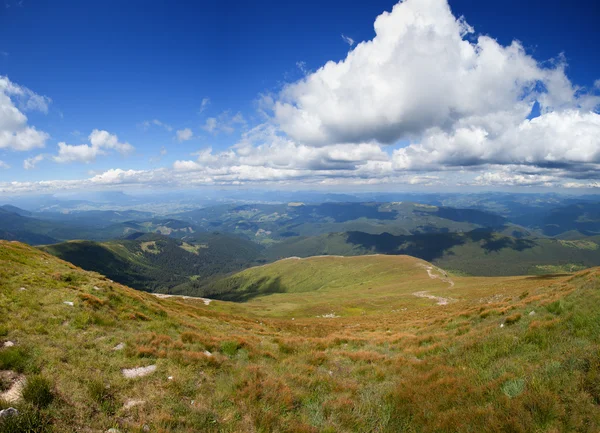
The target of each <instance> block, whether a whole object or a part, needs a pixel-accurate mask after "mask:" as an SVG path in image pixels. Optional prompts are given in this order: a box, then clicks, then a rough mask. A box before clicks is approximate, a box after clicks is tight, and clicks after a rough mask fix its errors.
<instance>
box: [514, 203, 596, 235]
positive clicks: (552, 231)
mask: <svg viewBox="0 0 600 433" xmlns="http://www.w3.org/2000/svg"><path fill="white" fill-rule="evenodd" d="M514 221H515V222H516V223H518V224H521V225H525V226H528V227H533V228H536V229H538V230H540V231H541V232H542V233H544V234H545V235H547V236H559V235H562V234H563V233H567V232H571V233H572V234H571V235H570V236H572V235H573V234H574V233H575V232H577V233H578V234H579V235H583V236H595V235H600V203H577V204H572V205H570V206H565V207H558V208H555V209H551V210H549V211H543V212H535V213H531V214H528V215H524V216H521V217H519V218H515V219H514Z"/></svg>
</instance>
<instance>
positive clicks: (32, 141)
mask: <svg viewBox="0 0 600 433" xmlns="http://www.w3.org/2000/svg"><path fill="white" fill-rule="evenodd" d="M50 102H51V101H50V98H48V97H46V96H40V95H37V94H36V93H34V92H33V91H31V90H29V89H27V88H26V87H22V86H19V85H18V84H15V83H13V82H12V81H10V80H9V79H8V78H7V77H4V76H0V149H10V150H16V151H27V150H31V149H35V148H40V147H44V146H45V144H46V140H48V138H50V136H49V135H48V134H47V133H46V132H43V131H38V130H37V129H36V128H35V127H33V126H28V124H27V116H25V114H23V112H22V111H21V110H23V111H28V110H37V111H41V112H43V113H47V112H48V104H49V103H50ZM15 103H17V104H18V105H19V108H20V109H19V108H17V106H16V105H15Z"/></svg>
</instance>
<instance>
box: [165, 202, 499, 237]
mask: <svg viewBox="0 0 600 433" xmlns="http://www.w3.org/2000/svg"><path fill="white" fill-rule="evenodd" d="M172 217H173V218H176V219H181V220H185V221H190V222H191V223H193V224H195V225H197V226H199V227H203V228H205V229H207V230H214V229H218V230H220V231H226V232H231V233H237V234H241V235H244V236H247V237H248V238H249V239H253V240H255V241H257V242H260V243H264V244H266V245H268V244H270V243H272V242H273V241H278V240H282V239H285V238H288V237H293V236H315V235H321V234H326V233H335V232H345V231H361V232H365V233H372V234H381V233H386V232H387V233H392V234H395V235H403V234H406V235H408V234H416V233H440V232H463V231H470V230H473V229H476V228H481V227H497V226H501V225H503V224H504V223H505V222H506V219H505V218H504V217H502V216H498V215H495V214H492V213H489V212H485V211H482V210H476V209H454V208H449V207H438V206H431V205H423V204H419V203H404V202H392V203H375V202H373V203H356V202H350V203H321V204H306V203H303V202H298V201H296V202H290V203H287V204H279V205H276V204H251V205H241V206H239V205H223V206H216V207H209V208H204V209H198V210H195V211H189V212H183V213H179V214H175V215H173V216H172Z"/></svg>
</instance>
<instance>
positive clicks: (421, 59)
mask: <svg viewBox="0 0 600 433" xmlns="http://www.w3.org/2000/svg"><path fill="white" fill-rule="evenodd" d="M374 29H375V37H374V38H373V39H372V40H370V41H364V42H360V43H358V44H354V41H353V40H351V39H350V38H347V37H345V36H344V35H342V37H343V38H344V40H346V42H347V43H348V45H349V46H350V47H352V48H351V50H350V51H349V52H348V54H347V56H346V57H345V58H344V59H343V60H341V61H339V62H333V61H331V62H328V63H326V64H325V65H323V66H322V67H320V68H318V69H316V70H315V71H314V72H309V70H308V69H306V68H305V66H304V65H302V69H303V71H304V76H303V78H302V79H300V80H298V81H295V82H292V83H288V84H287V85H285V86H284V87H283V88H282V90H281V91H279V92H278V93H276V94H270V95H269V96H267V97H263V98H262V99H261V101H260V110H259V111H260V112H261V113H263V114H264V113H266V117H265V118H264V120H263V123H261V124H258V125H255V126H253V127H250V126H249V122H248V121H247V119H246V118H245V117H244V116H243V115H242V113H239V112H238V113H236V114H232V113H231V112H229V111H225V112H222V113H221V114H220V115H218V116H216V117H208V118H206V119H204V121H203V123H202V124H201V125H199V128H200V129H201V130H204V131H205V132H207V133H209V134H211V135H217V134H220V133H224V134H232V133H234V132H235V131H237V130H239V129H241V130H242V131H244V132H242V135H241V138H240V139H239V140H238V141H237V143H236V144H235V145H234V146H232V147H230V148H228V149H225V150H221V151H214V150H213V149H212V148H211V147H205V148H203V149H200V150H199V151H197V152H195V153H194V154H192V155H190V156H189V157H188V158H180V159H179V160H177V161H175V162H174V163H173V165H172V166H170V167H166V168H159V169H153V170H123V169H112V170H109V171H106V172H104V173H102V174H99V175H96V176H93V177H91V178H89V179H85V180H83V181H82V182H83V184H86V185H105V186H109V185H121V186H124V185H150V186H151V185H161V186H165V185H172V186H183V185H185V186H190V185H241V184H282V183H289V184H296V183H304V184H310V185H326V186H328V185H331V186H333V185H375V184H400V185H432V186H440V185H445V186H463V185H471V186H479V187H490V186H508V187H532V186H537V187H557V186H563V187H565V188H597V187H599V186H600V175H599V173H600V170H599V169H600V115H599V114H598V112H597V110H598V107H599V105H600V84H599V83H600V80H598V81H596V83H595V84H594V86H593V87H592V88H590V89H586V88H582V87H580V86H578V85H576V84H574V83H573V82H571V80H570V79H569V78H568V76H567V74H566V70H567V64H566V61H565V59H564V58H563V57H562V56H561V55H560V54H559V53H557V57H556V58H555V59H550V60H548V59H535V58H534V57H533V56H532V55H531V54H529V53H528V52H527V51H526V50H525V49H524V48H523V46H522V45H521V44H520V43H519V42H518V41H513V42H512V43H510V44H508V45H502V44H500V43H499V42H498V41H496V40H495V39H493V38H492V37H491V36H486V35H478V34H477V33H476V31H475V29H474V28H473V27H471V26H470V25H469V24H468V22H467V20H466V19H465V18H463V17H457V16H455V15H453V13H452V11H451V9H450V7H449V5H448V2H447V0H404V1H401V2H400V3H398V4H397V5H395V6H394V8H393V9H392V10H391V11H390V12H384V13H382V14H381V15H380V16H379V17H377V19H376V20H375V23H374ZM49 103H50V100H49V99H48V98H45V97H40V96H39V95H35V94H34V93H33V92H31V91H29V90H27V89H25V88H22V87H19V86H17V85H15V84H13V83H11V82H10V81H8V79H6V78H0V110H2V113H3V115H2V116H1V117H0V148H9V149H11V150H29V149H33V148H36V147H43V146H44V143H45V141H46V140H47V139H48V135H47V134H45V133H43V132H40V131H37V130H36V129H35V128H33V127H31V126H28V124H27V118H26V117H25V115H24V114H23V111H26V110H38V111H42V112H44V111H47V106H48V104H49ZM209 103H210V100H209V99H208V98H205V99H204V100H203V101H202V103H201V108H200V112H203V111H204V110H205V109H206V108H207V107H208V105H209ZM17 107H18V108H17ZM151 125H155V126H162V127H165V128H166V127H167V126H168V125H164V124H162V122H159V121H157V120H155V121H151V122H147V125H146V126H147V127H149V126H151ZM168 127H169V128H170V126H168ZM193 136H194V135H193V133H192V130H191V129H189V128H185V129H180V130H177V131H176V138H177V140H178V141H180V142H182V141H186V140H189V139H191V138H192V137H193ZM89 141H90V144H80V145H68V144H66V143H64V142H60V143H58V147H59V149H58V154H57V155H56V156H53V157H52V159H53V160H54V161H55V162H59V163H66V162H84V163H89V162H92V161H94V160H95V158H96V157H97V156H98V155H103V154H106V153H109V152H110V151H111V150H114V151H117V152H120V153H122V154H127V153H130V152H131V151H132V150H133V146H131V145H130V144H129V143H126V142H125V143H121V142H119V140H118V138H117V136H116V135H112V134H110V133H108V132H107V131H98V130H94V131H93V132H92V134H91V135H90V136H89ZM36 158H39V156H38V157H36ZM36 162H39V161H37V160H36V159H35V158H30V159H28V160H26V161H25V162H24V166H25V167H26V168H31V167H33V166H35V163H36ZM73 185H74V184H72V183H70V181H65V182H63V183H61V181H48V182H46V183H39V184H29V183H27V182H25V183H14V182H13V183H10V184H8V183H5V184H0V191H17V190H22V189H24V188H25V189H27V188H30V189H36V188H37V189H41V190H44V189H46V188H71V187H73Z"/></svg>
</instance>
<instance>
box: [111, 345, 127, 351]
mask: <svg viewBox="0 0 600 433" xmlns="http://www.w3.org/2000/svg"><path fill="white" fill-rule="evenodd" d="M123 349H125V343H119V344H117V345H116V346H115V347H113V348H112V350H114V351H118V350H123Z"/></svg>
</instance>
